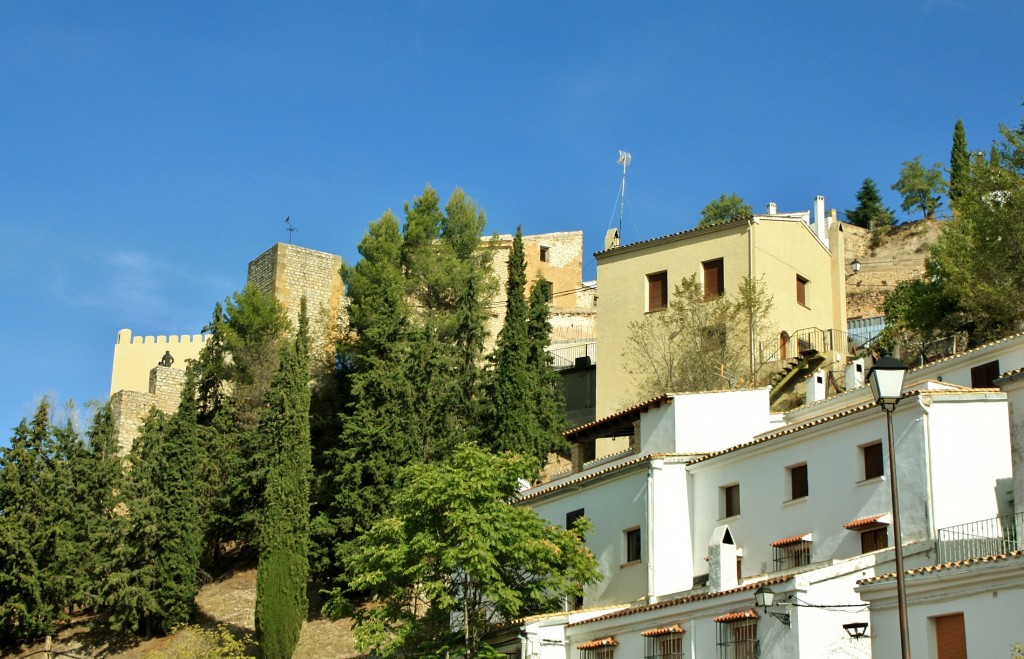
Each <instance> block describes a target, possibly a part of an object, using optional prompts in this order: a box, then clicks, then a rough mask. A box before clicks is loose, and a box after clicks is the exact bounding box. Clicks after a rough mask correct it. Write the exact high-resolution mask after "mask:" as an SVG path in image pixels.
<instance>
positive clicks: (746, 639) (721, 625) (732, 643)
mask: <svg viewBox="0 0 1024 659" xmlns="http://www.w3.org/2000/svg"><path fill="white" fill-rule="evenodd" d="M715 622H716V623H718V624H717V627H718V659H757V656H758V654H760V652H759V650H760V648H758V644H757V614H756V613H754V612H753V611H742V612H738V613H728V614H726V615H724V616H721V617H718V618H715Z"/></svg>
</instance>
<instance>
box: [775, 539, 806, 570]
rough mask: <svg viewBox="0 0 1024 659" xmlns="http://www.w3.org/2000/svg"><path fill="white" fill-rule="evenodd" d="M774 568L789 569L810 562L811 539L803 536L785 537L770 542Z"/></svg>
mask: <svg viewBox="0 0 1024 659" xmlns="http://www.w3.org/2000/svg"><path fill="white" fill-rule="evenodd" d="M772 553H773V554H774V556H773V559H774V562H775V570H776V571H778V570H789V569H791V568H795V567H800V566H802V565H810V563H811V541H810V540H806V539H805V537H801V536H798V537H796V538H786V539H785V540H778V541H776V542H773V543H772Z"/></svg>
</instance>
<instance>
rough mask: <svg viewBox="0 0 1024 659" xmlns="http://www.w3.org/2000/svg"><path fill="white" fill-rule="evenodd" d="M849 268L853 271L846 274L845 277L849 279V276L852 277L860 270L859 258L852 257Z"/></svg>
mask: <svg viewBox="0 0 1024 659" xmlns="http://www.w3.org/2000/svg"><path fill="white" fill-rule="evenodd" d="M850 270H852V271H853V272H851V273H850V274H848V275H846V277H847V279H849V278H850V277H852V276H854V275H855V274H857V273H858V272H860V260H858V259H854V260H853V263H851V264H850Z"/></svg>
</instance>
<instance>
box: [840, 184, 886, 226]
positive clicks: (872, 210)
mask: <svg viewBox="0 0 1024 659" xmlns="http://www.w3.org/2000/svg"><path fill="white" fill-rule="evenodd" d="M846 219H847V220H849V221H850V223H851V224H855V225H857V226H859V227H863V228H865V229H876V228H880V229H882V230H883V231H884V230H885V229H886V228H888V227H891V226H892V225H893V224H894V223H895V222H896V217H895V215H893V212H892V210H890V209H888V208H886V207H885V204H883V203H882V195H881V194H879V192H878V187H877V186H876V185H875V182H874V181H872V180H871V179H869V178H866V179H864V182H863V183H862V184H861V186H860V190H858V191H857V208H855V209H853V210H848V211H846Z"/></svg>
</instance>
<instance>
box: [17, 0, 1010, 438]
mask: <svg viewBox="0 0 1024 659" xmlns="http://www.w3.org/2000/svg"><path fill="white" fill-rule="evenodd" d="M1021 34H1024V3H1021V2H1020V0H903V1H901V2H891V1H888V0H884V1H883V0H829V1H827V2H811V1H810V0H780V1H777V2H764V1H763V0H732V1H731V2H700V3H698V2H614V3H612V2H601V1H588V2H532V1H522V0H521V1H517V2H497V1H477V2H468V1H465V2H464V1H455V0H452V1H448V2H441V1H438V2H404V3H400V2H372V3H371V2H366V3H355V2H346V3H342V2H288V3H283V2H279V3H271V2H257V1H245V2H242V1H239V2H165V3H139V2H107V1H99V2H89V3H83V2H77V1H76V2H41V1H32V0H21V1H8V2H2V3H0V91H2V96H0V98H2V102H0V126H2V129H0V130H2V134H3V140H2V142H0V235H2V236H3V246H4V250H3V252H4V257H3V258H2V259H0V274H2V276H3V281H4V282H5V284H6V285H5V286H4V289H3V293H2V295H3V308H4V322H3V323H2V324H0V346H2V360H3V374H2V377H0V382H2V384H0V427H2V429H3V432H2V433H0V443H5V442H6V440H7V437H9V432H8V429H9V428H12V427H13V426H14V425H16V424H17V422H18V421H19V420H20V419H21V417H23V416H27V415H30V414H31V413H32V411H33V409H34V407H35V405H36V404H37V402H38V400H39V399H40V397H41V396H43V395H49V396H51V397H52V398H54V399H55V400H57V401H58V402H63V401H65V400H67V399H73V400H74V401H75V402H77V403H82V402H85V401H87V400H90V399H102V398H104V397H105V396H106V394H107V391H108V388H109V385H110V367H111V357H112V354H113V345H114V340H115V338H116V333H117V330H118V329H120V328H130V329H132V331H133V333H135V334H188V333H194V332H198V331H199V330H200V328H201V327H202V326H203V325H204V324H205V322H206V321H207V320H208V319H209V317H210V313H211V311H212V308H213V305H214V303H215V302H216V301H218V300H221V299H223V298H224V297H226V296H227V295H229V294H230V293H231V292H232V291H234V290H236V289H239V288H241V287H242V286H243V285H244V283H245V274H246V264H247V263H248V262H249V261H250V260H251V259H252V258H254V257H255V256H257V255H258V254H260V253H261V252H263V251H264V250H265V249H266V248H268V247H269V246H270V245H272V244H273V243H274V242H278V241H282V242H283V241H287V239H288V235H287V233H286V232H285V225H284V223H283V219H284V218H285V216H291V218H292V221H293V222H294V224H295V226H297V227H298V229H299V231H298V232H297V233H296V234H295V235H294V239H295V240H294V241H295V242H296V243H297V244H300V245H303V246H306V247H310V248H313V249H319V250H324V251H330V252H335V253H338V254H341V255H342V256H343V258H345V259H347V260H350V261H351V260H354V259H356V258H358V254H357V252H356V245H357V244H358V242H359V240H360V238H361V237H362V235H363V233H364V231H365V229H366V227H367V224H368V223H369V222H370V221H371V220H373V219H375V218H376V217H379V216H380V214H381V213H382V212H383V211H384V210H386V209H388V208H392V209H394V210H396V211H400V210H401V208H402V204H403V202H404V201H406V200H410V199H412V197H413V196H415V195H417V194H418V193H419V192H421V191H422V189H423V187H424V185H426V184H427V183H430V184H431V185H433V186H434V187H436V188H437V189H438V190H439V191H440V192H441V194H442V196H443V197H444V198H447V196H448V195H449V194H450V193H451V191H452V189H453V188H454V187H455V186H460V187H462V188H463V189H465V190H466V191H467V192H468V193H469V194H470V195H471V196H473V198H474V199H475V200H476V201H477V202H478V203H479V204H480V205H481V206H482V207H483V208H484V209H485V210H486V212H487V217H488V230H489V232H493V231H498V232H502V233H509V232H512V231H514V230H515V227H516V225H518V224H522V226H523V229H524V231H525V232H527V233H540V232H545V231H558V230H573V229H582V230H583V231H584V235H585V241H586V242H585V251H586V254H585V259H584V261H585V268H586V272H585V274H586V276H588V277H594V276H595V272H594V265H593V264H594V261H593V258H592V256H591V254H592V253H593V252H594V251H596V250H597V249H598V248H599V247H600V244H601V240H602V237H603V234H604V232H605V230H606V229H607V228H609V226H612V225H614V224H617V223H618V217H617V212H616V208H617V206H616V197H617V193H618V188H619V184H620V177H621V170H620V169H619V168H618V166H617V165H616V163H615V160H616V156H617V152H618V150H619V149H625V150H628V151H631V152H632V154H633V164H632V166H631V167H630V170H629V180H628V186H627V195H626V199H627V206H626V217H625V221H624V223H623V238H624V241H626V242H633V241H635V240H641V239H645V238H651V237H655V236H658V235H663V234H666V233H671V232H674V231H680V230H684V229H688V228H691V227H692V226H693V225H694V224H695V223H696V221H697V219H698V217H699V213H700V209H701V208H702V207H703V206H704V205H705V204H706V203H707V202H708V201H709V200H711V199H713V198H715V197H717V196H718V195H719V194H721V193H731V192H736V193H738V194H739V195H740V196H742V197H743V198H744V199H745V200H746V201H747V202H748V203H750V204H751V205H752V206H753V207H754V208H755V210H761V209H763V208H764V206H765V204H766V203H767V202H769V201H775V202H777V203H778V204H779V209H780V210H782V211H788V210H803V209H807V208H809V207H810V206H811V200H812V199H813V197H814V196H815V195H817V194H822V195H825V198H826V205H827V206H829V207H836V208H838V209H840V211H843V210H845V209H847V208H853V207H854V206H855V200H854V194H855V193H856V191H857V189H858V187H859V186H860V183H861V181H862V180H863V179H865V178H868V177H870V178H873V179H875V181H877V182H878V184H879V188H880V189H881V190H882V192H883V193H884V195H885V197H886V201H887V203H888V205H889V206H891V207H893V208H896V209H898V206H899V200H898V199H897V197H896V196H895V194H894V193H893V192H892V191H891V190H890V189H889V186H890V185H891V184H892V182H893V181H895V180H896V178H897V177H898V172H899V169H900V166H901V163H902V162H903V161H905V160H909V159H911V158H913V157H914V156H916V155H919V154H920V155H922V156H923V160H924V162H925V163H934V162H937V161H942V162H946V161H948V157H949V149H950V140H951V134H952V129H953V124H954V123H955V121H956V119H957V118H962V119H963V120H964V122H965V125H966V128H967V136H968V140H969V142H970V146H971V148H972V149H987V148H988V147H989V145H990V144H991V142H992V140H993V139H994V138H995V137H996V135H997V128H998V125H999V124H1000V123H1006V124H1011V125H1017V124H1018V123H1019V122H1020V120H1021V117H1022V116H1024V108H1022V107H1021V100H1022V98H1024V66H1022V63H1024V40H1022V39H1021ZM898 215H899V216H900V217H901V219H909V218H908V217H907V215H906V214H904V213H901V212H898Z"/></svg>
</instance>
